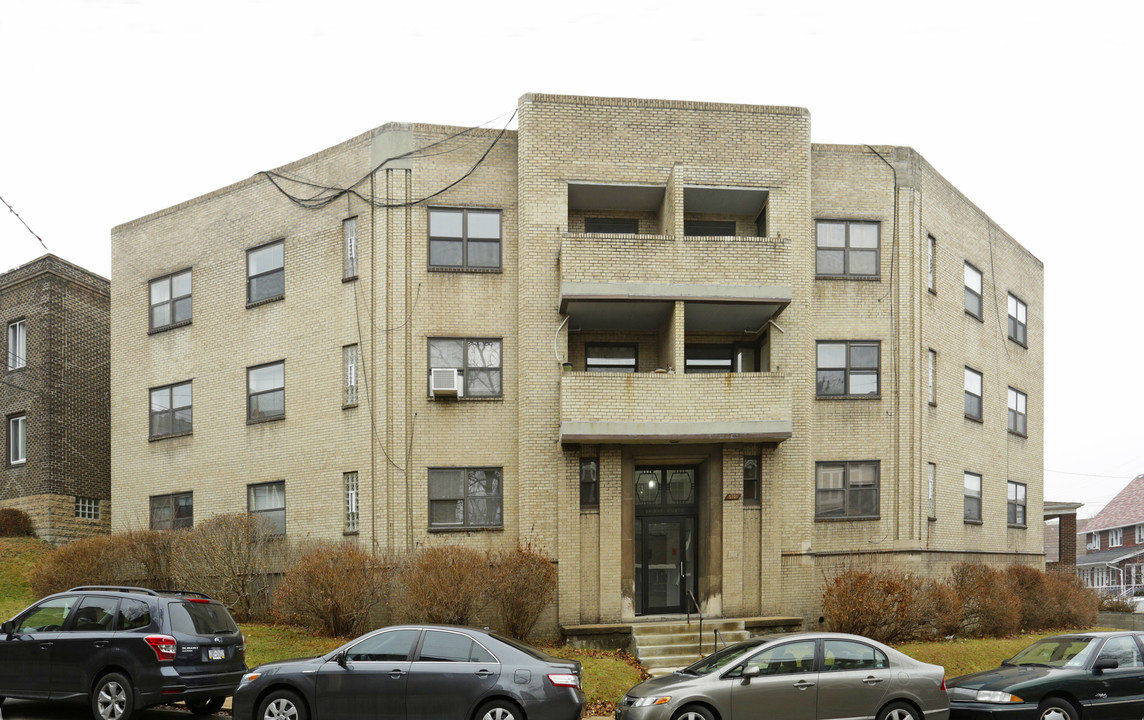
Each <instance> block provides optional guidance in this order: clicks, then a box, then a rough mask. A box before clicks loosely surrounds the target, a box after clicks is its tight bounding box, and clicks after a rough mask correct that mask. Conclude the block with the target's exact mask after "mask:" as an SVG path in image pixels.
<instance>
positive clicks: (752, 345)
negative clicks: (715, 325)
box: [683, 330, 770, 373]
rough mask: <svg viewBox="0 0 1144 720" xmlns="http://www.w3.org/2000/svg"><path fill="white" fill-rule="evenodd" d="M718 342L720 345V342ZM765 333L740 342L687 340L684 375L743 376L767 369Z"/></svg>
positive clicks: (722, 339)
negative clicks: (727, 374)
mask: <svg viewBox="0 0 1144 720" xmlns="http://www.w3.org/2000/svg"><path fill="white" fill-rule="evenodd" d="M720 340H721V342H720ZM769 340H770V339H769V337H768V335H767V332H766V331H765V330H764V331H763V333H762V334H761V335H760V336H759V337H758V338H754V339H748V340H742V339H738V338H727V337H726V336H724V337H721V338H720V337H717V336H709V337H704V338H701V339H698V338H697V339H694V340H693V338H691V337H689V338H688V339H687V342H686V343H685V345H684V368H683V371H684V372H685V373H746V372H766V371H768V370H770V342H769Z"/></svg>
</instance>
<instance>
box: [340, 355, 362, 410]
mask: <svg viewBox="0 0 1144 720" xmlns="http://www.w3.org/2000/svg"><path fill="white" fill-rule="evenodd" d="M342 368H343V374H342V406H343V407H351V406H353V405H357V402H358V346H357V345H346V346H345V347H344V348H342Z"/></svg>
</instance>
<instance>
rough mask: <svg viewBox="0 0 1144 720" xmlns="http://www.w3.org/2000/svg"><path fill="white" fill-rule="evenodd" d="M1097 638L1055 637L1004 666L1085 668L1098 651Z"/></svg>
mask: <svg viewBox="0 0 1144 720" xmlns="http://www.w3.org/2000/svg"><path fill="white" fill-rule="evenodd" d="M1096 646H1097V642H1096V638H1091V637H1055V638H1045V639H1044V640H1040V641H1038V642H1035V643H1033V644H1032V645H1030V646H1029V647H1027V648H1025V649H1024V650H1022V651H1021V652H1019V653H1017V654H1016V655H1014V656H1013V657H1011V658H1009V659H1008V660H1006V661H1005V662H1003V663H1002V665H1039V666H1041V667H1070V668H1072V667H1084V666H1085V665H1087V664H1088V661H1089V659H1090V658H1091V657H1092V653H1093V652H1094V651H1095V650H1096Z"/></svg>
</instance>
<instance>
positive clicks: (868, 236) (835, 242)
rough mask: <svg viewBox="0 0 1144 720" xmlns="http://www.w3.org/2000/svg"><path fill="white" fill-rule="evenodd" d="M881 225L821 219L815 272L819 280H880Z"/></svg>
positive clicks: (817, 232) (818, 225) (818, 226)
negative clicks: (844, 278)
mask: <svg viewBox="0 0 1144 720" xmlns="http://www.w3.org/2000/svg"><path fill="white" fill-rule="evenodd" d="M880 229H881V224H880V223H877V222H858V221H845V220H819V221H818V223H817V231H816V237H817V241H816V243H817V247H816V254H815V258H816V259H815V272H816V273H817V274H818V275H819V276H820V277H862V278H876V277H878V264H879V249H878V248H879V239H878V236H879V233H880Z"/></svg>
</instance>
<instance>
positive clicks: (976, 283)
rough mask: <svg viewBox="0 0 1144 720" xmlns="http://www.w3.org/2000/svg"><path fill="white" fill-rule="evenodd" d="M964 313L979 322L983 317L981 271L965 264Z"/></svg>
mask: <svg viewBox="0 0 1144 720" xmlns="http://www.w3.org/2000/svg"><path fill="white" fill-rule="evenodd" d="M965 312H967V313H969V314H970V315H972V316H973V317H975V318H977V319H978V320H981V319H983V318H984V317H985V315H984V314H983V312H982V306H981V271H980V270H978V269H977V268H975V267H973V266H972V265H970V264H969V263H968V262H966V263H965Z"/></svg>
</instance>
